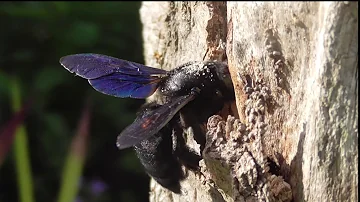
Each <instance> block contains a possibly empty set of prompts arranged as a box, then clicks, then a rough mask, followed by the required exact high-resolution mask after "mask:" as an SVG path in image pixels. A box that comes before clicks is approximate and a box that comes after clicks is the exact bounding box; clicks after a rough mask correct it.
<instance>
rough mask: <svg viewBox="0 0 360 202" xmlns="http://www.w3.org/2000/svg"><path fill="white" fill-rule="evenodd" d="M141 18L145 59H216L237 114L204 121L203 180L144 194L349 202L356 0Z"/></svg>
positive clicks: (185, 10) (193, 177)
mask: <svg viewBox="0 0 360 202" xmlns="http://www.w3.org/2000/svg"><path fill="white" fill-rule="evenodd" d="M140 15H141V19H142V23H143V38H144V56H145V61H146V64H147V65H149V66H153V67H158V68H163V69H172V68H175V67H176V66H178V65H181V64H183V63H186V62H188V61H194V60H197V61H202V60H227V62H228V65H229V69H230V73H231V76H232V80H233V84H234V89H235V95H236V106H237V110H238V111H237V112H238V115H239V116H238V117H236V118H234V117H231V116H229V117H220V116H217V115H214V116H212V117H210V118H209V121H208V125H207V127H208V132H207V134H206V138H207V143H206V147H205V149H204V151H203V157H204V159H203V160H202V161H201V162H200V164H201V172H202V173H203V175H197V174H194V173H192V172H189V174H188V177H187V178H186V179H185V180H184V181H183V182H182V183H181V185H182V189H183V190H182V191H183V193H182V194H181V195H176V194H173V193H171V192H169V191H167V190H165V189H163V188H162V187H161V186H160V185H158V184H157V183H156V182H154V181H153V180H152V182H151V185H150V201H182V202H183V201H199V202H200V201H201V202H203V201H292V200H294V201H358V192H357V189H358V113H357V111H358V99H357V97H358V3H357V2H307V3H306V2H304V3H303V2H291V3H290V2H253V3H248V2H143V4H142V7H141V10H140ZM225 47H226V48H225ZM188 144H189V145H190V146H191V147H197V145H196V143H195V142H194V141H191V140H188Z"/></svg>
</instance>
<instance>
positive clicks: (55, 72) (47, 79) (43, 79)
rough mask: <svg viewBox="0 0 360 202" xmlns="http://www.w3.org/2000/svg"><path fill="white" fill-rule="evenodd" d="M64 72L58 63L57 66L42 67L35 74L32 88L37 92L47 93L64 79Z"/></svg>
mask: <svg viewBox="0 0 360 202" xmlns="http://www.w3.org/2000/svg"><path fill="white" fill-rule="evenodd" d="M65 73H66V71H63V69H61V67H60V65H59V68H51V67H49V68H43V69H41V70H40V71H39V72H38V74H36V77H35V81H34V88H35V89H36V90H37V91H38V92H39V93H48V92H50V91H51V90H52V89H54V88H55V87H57V85H59V84H60V83H62V82H63V81H64V80H65V79H64V78H65V77H64V75H65Z"/></svg>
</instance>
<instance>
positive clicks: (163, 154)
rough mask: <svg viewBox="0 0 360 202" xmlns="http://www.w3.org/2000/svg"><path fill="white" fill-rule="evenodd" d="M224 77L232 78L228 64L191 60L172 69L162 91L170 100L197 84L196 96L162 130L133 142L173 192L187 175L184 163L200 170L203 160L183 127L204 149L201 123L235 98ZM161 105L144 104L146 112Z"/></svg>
mask: <svg viewBox="0 0 360 202" xmlns="http://www.w3.org/2000/svg"><path fill="white" fill-rule="evenodd" d="M224 79H225V80H227V82H228V79H230V77H229V73H228V72H227V66H226V65H225V64H223V63H217V62H190V63H186V64H184V65H182V66H180V67H178V68H176V69H174V70H172V71H170V72H169V74H168V77H167V78H166V79H164V80H163V81H162V82H161V84H160V86H159V89H160V95H161V96H164V97H165V100H168V101H171V100H172V99H173V98H174V97H178V96H183V95H188V94H190V92H191V91H192V90H193V89H194V88H198V89H199V92H198V94H197V95H196V98H195V99H194V100H193V101H191V102H189V103H188V104H187V105H185V106H184V107H183V108H182V109H181V110H180V111H179V113H178V116H175V117H174V118H173V119H172V120H171V121H170V122H169V123H168V124H167V125H166V126H165V127H163V128H162V129H161V130H160V131H159V133H157V134H156V135H155V136H153V137H151V138H149V139H146V140H143V141H142V142H141V143H140V144H137V145H135V146H134V148H135V151H136V153H137V156H138V158H139V159H140V162H141V163H142V165H143V166H144V168H145V170H146V171H147V173H148V174H149V175H150V176H152V177H153V178H154V179H155V180H156V181H157V182H158V183H159V184H160V185H162V186H163V187H165V188H167V189H169V190H171V191H172V192H175V193H180V184H179V181H180V180H182V179H183V178H184V177H185V176H184V173H183V172H182V170H181V165H185V167H187V168H188V169H191V170H197V169H198V166H199V161H200V160H201V156H199V155H197V154H196V153H195V152H194V151H192V150H191V149H189V148H188V147H187V146H186V144H185V140H184V137H183V134H182V133H183V129H184V128H187V127H192V129H193V132H194V138H195V140H196V141H197V142H198V143H199V144H200V148H201V151H202V149H203V147H204V144H205V134H204V131H203V130H202V128H201V127H200V124H201V123H204V122H206V121H207V119H208V118H209V117H210V116H211V115H213V114H215V113H216V112H218V111H219V110H221V109H222V107H223V105H224V103H225V102H227V101H230V100H233V99H234V92H233V89H232V83H231V82H230V84H231V86H230V89H229V86H228V84H229V83H226V82H224ZM150 105H152V103H151V104H150ZM159 106H161V105H156V106H155V107H154V106H152V109H150V108H149V107H147V106H146V105H145V107H144V110H143V112H144V111H145V113H146V111H149V110H155V109H156V107H159ZM143 112H141V113H143ZM139 117H141V115H140V116H139ZM180 117H181V119H182V121H180Z"/></svg>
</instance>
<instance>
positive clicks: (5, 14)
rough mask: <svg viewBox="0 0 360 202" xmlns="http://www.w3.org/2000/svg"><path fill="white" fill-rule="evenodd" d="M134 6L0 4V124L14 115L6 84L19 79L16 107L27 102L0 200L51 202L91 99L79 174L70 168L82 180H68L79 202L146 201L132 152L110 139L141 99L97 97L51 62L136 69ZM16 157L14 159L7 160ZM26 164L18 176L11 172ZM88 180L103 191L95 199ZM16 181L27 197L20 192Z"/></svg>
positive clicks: (138, 44)
mask: <svg viewBox="0 0 360 202" xmlns="http://www.w3.org/2000/svg"><path fill="white" fill-rule="evenodd" d="M139 8H140V2H86V3H84V2H33V1H32V2H3V3H1V4H0V24H1V32H0V43H1V46H0V126H1V125H3V124H4V123H5V122H6V121H7V120H9V119H10V118H11V117H12V114H13V112H14V111H13V110H12V108H13V104H14V102H15V100H14V99H12V98H11V94H12V93H14V90H13V89H11V88H10V86H11V81H12V78H14V77H16V78H18V81H19V89H21V91H19V92H21V95H19V96H21V98H22V99H21V100H20V99H18V100H16V102H18V103H16V105H17V106H18V107H20V106H21V105H22V104H23V103H24V102H25V101H27V100H28V99H30V98H32V99H33V100H34V101H33V104H32V108H31V111H30V113H29V116H28V117H27V119H26V121H25V123H24V126H23V129H21V130H20V133H22V134H23V135H18V134H17V136H16V138H20V139H22V140H19V141H20V142H21V141H22V142H23V144H22V145H21V144H19V145H20V146H14V147H13V148H12V150H11V151H10V154H8V155H7V158H6V159H5V161H4V162H3V165H2V166H1V167H0V201H2V202H8V201H26V200H29V201H31V198H33V200H34V201H39V202H42V201H56V200H57V196H58V195H59V190H60V183H61V181H63V180H64V179H62V174H63V173H64V170H63V168H64V164H65V162H66V159H69V158H70V157H69V156H67V155H68V154H69V148H70V144H71V142H72V141H73V138H74V136H75V134H76V128H77V124H78V122H79V117H80V114H81V111H82V109H83V105H84V102H85V99H86V98H91V100H92V109H91V110H92V115H91V116H92V118H91V124H90V126H89V127H90V131H89V137H88V144H87V145H88V147H87V148H86V151H87V153H86V155H85V157H86V158H85V159H84V164H83V165H79V166H80V167H83V168H82V170H81V169H80V171H79V167H76V168H75V167H74V168H73V169H75V170H78V171H79V174H81V179H71V180H72V181H75V182H79V183H78V184H79V187H78V189H79V192H78V193H76V194H77V199H78V201H80V200H82V201H87V202H88V201H89V202H91V201H103V202H106V201H122V200H121V199H126V201H129V202H131V201H146V200H147V198H148V177H147V176H146V175H145V174H144V172H142V169H141V167H140V165H139V162H138V161H137V160H136V157H135V155H134V153H133V152H132V151H131V150H128V151H119V150H118V149H117V148H116V146H115V141H116V136H117V134H119V133H120V132H121V130H122V129H123V128H124V127H126V126H127V125H128V124H130V123H131V122H132V121H133V119H134V118H135V111H136V110H137V109H138V107H139V106H140V105H141V104H142V103H143V100H134V99H119V98H114V97H110V96H106V95H103V94H100V93H98V92H96V91H95V90H93V89H92V88H91V86H90V85H89V84H88V82H87V81H86V80H84V79H80V78H79V77H74V76H73V75H72V74H70V73H69V72H68V71H66V70H65V69H64V68H63V67H62V66H61V65H60V64H59V62H58V61H59V59H60V57H62V56H65V55H69V54H75V53H85V52H92V53H100V54H106V55H110V56H114V57H118V58H123V59H126V60H131V61H135V62H139V63H142V62H143V59H142V52H143V51H142V40H141V23H140V19H139ZM21 131H22V132H21ZM24 134H25V135H24ZM22 137H23V138H22ZM24 137H25V138H24ZM15 141H16V140H15ZM17 147H18V148H17ZM19 151H20V153H22V155H20V156H21V157H15V158H14V156H13V155H15V156H16V155H17V154H16V153H18V152H19ZM17 158H18V159H17ZM73 160H74V159H73ZM68 161H70V160H68ZM26 162H28V163H29V165H25V167H24V166H22V169H26V170H27V171H26V170H21V171H19V172H22V173H23V174H25V175H26V176H25V177H24V176H22V177H21V176H19V174H18V173H19V172H16V169H14V168H15V166H17V164H19V163H25V164H26ZM74 162H79V161H77V160H76V159H75V161H74ZM80 163H81V162H80ZM68 169H69V171H67V172H68V173H72V172H71V169H72V168H71V166H70V168H68ZM75 170H74V172H75ZM16 178H18V179H19V181H16V180H15V179H16ZM72 178H77V177H76V176H73V177H72ZM93 181H96V182H100V181H101V182H102V183H105V184H106V187H107V188H106V189H104V190H103V191H102V192H101V193H99V191H96V190H97V189H95V188H94V187H96V186H95V185H93V184H94V183H93ZM21 183H25V184H27V185H25V187H26V186H28V188H25V189H27V190H29V191H25V192H24V191H21V189H22V188H20V187H19V186H21V185H20V184H21ZM95 184H96V183H95ZM97 184H99V183H97ZM100 184H101V183H100ZM130 190H131V191H130ZM140 193H142V194H140ZM32 195H33V196H32ZM27 198H29V199H27Z"/></svg>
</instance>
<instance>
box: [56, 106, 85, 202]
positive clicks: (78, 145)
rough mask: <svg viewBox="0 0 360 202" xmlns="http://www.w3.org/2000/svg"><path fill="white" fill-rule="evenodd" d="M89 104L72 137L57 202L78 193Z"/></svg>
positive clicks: (64, 201) (68, 198)
mask: <svg viewBox="0 0 360 202" xmlns="http://www.w3.org/2000/svg"><path fill="white" fill-rule="evenodd" d="M89 124H90V105H89V104H87V105H85V107H84V109H83V113H82V116H81V119H80V121H79V125H78V131H77V133H76V135H75V136H74V138H73V141H72V143H71V147H70V150H69V153H68V156H67V160H66V162H65V166H64V169H63V175H62V180H61V185H60V186H61V188H60V193H59V197H58V202H69V201H74V200H75V198H76V195H77V193H78V189H79V186H78V184H79V183H78V182H79V180H80V177H81V173H82V168H83V166H84V158H85V153H86V147H87V137H88V135H89Z"/></svg>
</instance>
